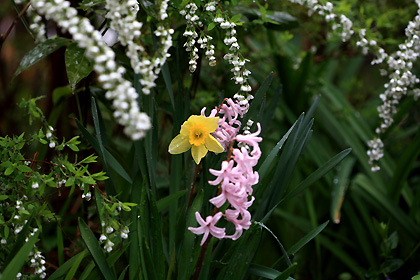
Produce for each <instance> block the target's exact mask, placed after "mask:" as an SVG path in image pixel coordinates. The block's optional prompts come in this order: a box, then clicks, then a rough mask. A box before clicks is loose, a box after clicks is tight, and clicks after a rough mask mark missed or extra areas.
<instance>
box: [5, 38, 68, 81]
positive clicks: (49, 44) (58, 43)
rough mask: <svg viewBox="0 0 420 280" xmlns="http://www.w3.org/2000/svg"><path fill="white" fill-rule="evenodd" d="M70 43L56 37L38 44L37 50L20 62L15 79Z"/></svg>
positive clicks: (30, 52) (31, 51)
mask: <svg viewBox="0 0 420 280" xmlns="http://www.w3.org/2000/svg"><path fill="white" fill-rule="evenodd" d="M69 43H70V40H69V39H67V38H60V37H54V38H51V39H48V40H46V41H44V42H42V43H39V44H37V45H36V46H35V48H33V49H32V50H30V51H29V52H28V53H27V54H26V55H25V56H24V57H23V58H22V61H21V62H20V65H19V67H18V69H17V70H16V73H15V74H14V76H13V79H14V78H16V77H17V76H18V75H19V74H20V73H22V72H23V71H24V70H26V69H28V68H29V67H31V66H32V65H34V64H36V63H37V62H38V61H40V60H41V59H43V58H44V57H46V56H48V55H50V54H51V53H53V52H55V51H56V50H58V49H59V48H61V47H63V46H66V45H68V44H69Z"/></svg>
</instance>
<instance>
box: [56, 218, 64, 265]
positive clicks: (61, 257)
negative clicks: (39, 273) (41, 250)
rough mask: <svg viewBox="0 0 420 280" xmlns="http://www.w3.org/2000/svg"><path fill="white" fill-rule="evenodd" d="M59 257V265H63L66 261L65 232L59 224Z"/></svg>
mask: <svg viewBox="0 0 420 280" xmlns="http://www.w3.org/2000/svg"><path fill="white" fill-rule="evenodd" d="M57 257H58V266H59V267H61V266H62V265H63V263H64V243H63V232H62V231H61V228H60V227H59V226H58V225H57Z"/></svg>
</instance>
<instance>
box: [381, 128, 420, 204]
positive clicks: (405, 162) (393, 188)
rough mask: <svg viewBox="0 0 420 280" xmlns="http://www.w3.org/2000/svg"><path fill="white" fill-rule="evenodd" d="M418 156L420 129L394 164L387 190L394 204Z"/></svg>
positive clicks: (419, 150) (419, 152)
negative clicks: (394, 167)
mask: <svg viewBox="0 0 420 280" xmlns="http://www.w3.org/2000/svg"><path fill="white" fill-rule="evenodd" d="M419 155H420V127H419V129H418V131H417V135H416V137H415V138H414V139H413V141H412V142H411V144H410V145H409V146H408V147H407V148H406V149H405V151H404V153H403V154H402V156H401V158H400V160H399V161H398V163H397V164H396V167H397V168H396V169H395V171H394V174H393V176H392V180H391V185H390V186H389V188H388V194H389V197H392V198H393V199H394V201H395V202H398V200H399V198H400V196H401V191H402V189H403V186H404V183H405V182H406V180H407V178H408V175H409V174H410V172H411V171H412V168H413V165H414V163H415V162H416V161H417V159H418V156H419Z"/></svg>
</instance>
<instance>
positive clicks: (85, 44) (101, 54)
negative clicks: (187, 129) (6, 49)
mask: <svg viewBox="0 0 420 280" xmlns="http://www.w3.org/2000/svg"><path fill="white" fill-rule="evenodd" d="M32 5H33V8H34V9H35V10H36V11H37V12H38V13H39V14H41V15H44V16H45V17H46V18H47V19H50V20H53V21H55V22H56V23H57V25H58V26H59V27H61V28H62V29H63V30H64V31H68V32H69V33H70V34H71V35H72V37H73V39H74V41H76V42H77V43H78V45H79V47H81V48H85V49H86V56H87V57H88V58H90V59H92V60H93V62H94V69H95V71H96V72H97V73H98V74H99V77H98V80H99V81H100V82H101V83H102V86H103V88H104V89H105V90H107V92H106V94H105V96H106V98H107V99H110V100H112V101H113V107H114V110H115V111H114V117H115V118H116V119H117V121H118V123H119V124H120V125H122V126H124V132H125V133H126V134H127V135H128V136H130V137H131V138H132V139H133V140H137V139H140V138H142V137H144V135H145V131H146V130H148V129H150V127H151V123H150V119H149V117H148V116H147V114H145V113H142V112H140V108H139V107H138V103H137V97H138V94H137V92H136V90H135V89H134V88H133V87H132V85H131V83H130V82H129V81H127V80H125V79H124V78H123V74H124V73H125V69H124V68H123V67H118V66H117V63H116V61H115V54H114V52H113V51H112V50H111V49H110V48H109V47H108V46H107V45H106V44H105V43H104V42H103V41H102V36H101V34H100V33H99V32H98V31H97V30H95V28H94V27H93V26H92V24H91V23H90V22H89V20H88V19H87V18H81V17H78V16H77V10H76V9H74V8H72V7H70V2H68V1H65V0H34V1H32Z"/></svg>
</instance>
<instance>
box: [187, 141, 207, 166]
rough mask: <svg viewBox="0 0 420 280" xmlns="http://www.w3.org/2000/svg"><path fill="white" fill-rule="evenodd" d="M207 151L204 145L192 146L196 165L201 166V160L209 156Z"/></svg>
mask: <svg viewBox="0 0 420 280" xmlns="http://www.w3.org/2000/svg"><path fill="white" fill-rule="evenodd" d="M207 151H208V150H207V149H206V147H205V146H204V145H200V146H194V145H193V146H192V147H191V155H192V157H193V159H194V161H195V163H197V164H199V163H200V161H201V159H202V158H203V157H205V156H206V154H207Z"/></svg>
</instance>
